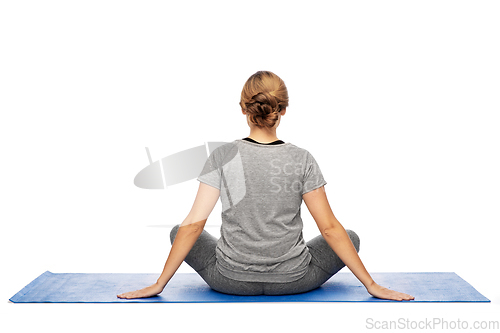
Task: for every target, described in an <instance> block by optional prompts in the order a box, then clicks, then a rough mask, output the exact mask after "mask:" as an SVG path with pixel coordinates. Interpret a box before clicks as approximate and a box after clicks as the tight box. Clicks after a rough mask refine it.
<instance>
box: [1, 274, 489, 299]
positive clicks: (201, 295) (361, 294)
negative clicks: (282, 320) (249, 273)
mask: <svg viewBox="0 0 500 333" xmlns="http://www.w3.org/2000/svg"><path fill="white" fill-rule="evenodd" d="M158 276H159V275H158V274H137V273H132V274H124V273H92V274H86V273H51V272H49V271H47V272H45V273H43V274H42V275H40V276H39V277H38V278H36V279H35V280H33V281H32V282H31V283H30V284H28V285H27V286H26V287H24V288H23V289H22V290H21V291H19V292H18V293H17V294H15V295H14V296H13V297H12V298H11V299H10V301H11V302H14V303H132V302H141V303H151V302H161V303H218V302H396V301H388V300H382V299H378V298H374V297H372V296H371V295H370V294H368V292H367V291H366V289H365V288H364V286H363V285H362V284H361V283H360V282H359V281H358V280H357V279H356V277H355V276H354V275H353V274H352V273H350V272H349V273H338V274H335V275H334V276H333V277H332V278H331V279H330V280H328V281H327V282H326V283H325V284H323V285H322V286H321V287H319V288H318V289H315V290H313V291H310V292H307V293H303V294H296V295H285V296H264V295H263V296H234V295H227V294H222V293H219V292H216V291H214V290H212V289H210V287H209V286H208V285H207V284H206V283H205V281H203V280H202V279H201V277H200V276H199V275H198V274H196V273H177V274H175V275H174V276H173V277H172V279H171V280H170V282H169V283H168V285H167V286H166V287H165V289H164V290H163V292H162V293H161V294H160V295H158V296H156V297H151V298H141V299H133V300H124V299H120V298H118V297H116V295H118V294H121V293H124V292H127V291H133V290H137V289H141V288H144V287H146V286H149V285H151V284H153V283H154V282H156V280H157V279H158ZM371 276H372V277H373V279H374V280H375V281H376V282H377V283H378V284H380V285H382V286H384V287H387V288H390V289H394V290H397V291H401V292H405V293H407V294H410V295H412V296H415V300H413V301H410V302H489V301H490V300H489V299H487V298H486V297H484V296H483V295H481V294H480V293H479V292H478V291H477V290H476V289H474V288H473V287H472V286H471V285H470V284H469V283H467V282H466V281H465V280H463V279H462V278H460V277H459V276H458V275H457V274H455V273H447V272H446V273H371Z"/></svg>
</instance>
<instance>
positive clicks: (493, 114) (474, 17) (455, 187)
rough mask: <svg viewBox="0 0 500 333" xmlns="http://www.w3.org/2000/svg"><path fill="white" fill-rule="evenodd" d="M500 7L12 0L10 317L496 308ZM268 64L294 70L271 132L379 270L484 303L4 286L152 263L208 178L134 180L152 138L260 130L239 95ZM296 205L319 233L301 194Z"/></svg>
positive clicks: (4, 61)
mask: <svg viewBox="0 0 500 333" xmlns="http://www.w3.org/2000/svg"><path fill="white" fill-rule="evenodd" d="M499 17H500V4H499V3H498V2H497V1H436V0H434V1H309V2H307V3H306V2H304V1H270V0H267V1H245V2H241V1H103V0H100V1H2V2H1V5H0V36H1V37H0V38H1V39H0V48H1V51H0V70H1V72H0V85H1V86H0V89H1V93H0V94H1V98H0V108H1V118H0V119H1V121H0V139H1V141H0V142H1V145H2V148H1V151H2V154H1V157H0V158H1V164H0V168H1V173H0V177H1V178H0V185H1V187H0V191H1V192H0V195H1V203H2V204H1V209H0V219H1V228H2V230H1V233H0V235H1V236H0V237H1V238H0V240H1V243H0V244H1V245H0V246H1V255H2V274H1V280H0V285H1V290H0V300H2V301H0V304H2V305H1V309H0V316H1V317H2V319H1V321H0V327H4V328H9V329H13V327H14V326H15V327H16V328H15V329H13V331H22V332H24V331H32V330H35V329H36V330H38V329H41V328H42V329H44V330H45V329H50V330H51V331H53V332H63V331H71V332H88V331H89V330H90V329H93V330H95V331H98V332H107V331H111V330H113V331H115V330H116V331H123V332H128V331H138V330H139V329H144V330H149V331H152V330H153V329H154V330H155V331H156V330H159V331H172V330H173V329H174V327H176V325H177V323H180V324H182V325H185V329H187V330H188V331H194V330H198V331H200V330H205V329H207V328H210V327H213V328H216V329H218V330H219V331H230V332H236V331H249V332H253V331H267V329H280V331H281V330H283V331H299V330H315V329H319V328H322V329H331V330H334V329H337V328H343V329H344V330H343V331H346V330H351V331H352V330H355V331H360V330H364V329H366V320H367V318H373V319H374V320H379V321H382V320H398V319H399V318H408V319H409V320H413V321H418V320H424V319H426V318H427V319H432V318H436V317H437V318H442V319H444V320H448V321H456V320H457V319H460V320H461V321H469V322H470V325H472V322H473V321H474V320H500V317H499V315H498V313H499V308H500V307H499V304H500V292H499V289H498V286H497V281H498V279H499V274H498V272H499V268H498V254H499V242H498V227H497V225H498V223H499V222H500V214H499V212H498V203H499V199H500V191H499V188H500V177H499V173H498V170H499V169H500V157H499V143H500V134H499V131H498V127H499V111H500V98H499V91H500V90H499V89H500V80H499V78H500V62H499V60H498V59H500V44H499V37H500V36H499V35H500V20H499V19H498V18H499ZM258 70H271V71H273V72H275V73H276V74H278V75H279V76H280V77H281V78H283V80H284V81H285V83H286V84H287V86H288V89H289V95H290V106H289V108H288V110H287V113H286V115H285V116H284V117H283V118H282V121H281V124H280V126H279V128H278V132H277V133H278V138H280V139H282V140H284V141H286V142H292V143H294V144H295V145H297V146H299V147H302V148H306V149H307V150H309V151H310V152H311V153H312V154H313V156H314V157H315V158H316V160H317V161H318V163H319V165H320V167H321V170H322V172H323V175H324V177H325V179H326V180H327V182H328V185H326V189H327V194H328V198H329V201H330V204H331V206H332V209H333V211H334V213H335V215H336V216H337V218H338V219H339V220H340V222H341V223H342V224H343V225H344V227H345V228H348V229H353V230H355V231H356V232H357V233H358V235H359V236H360V238H361V251H360V256H361V258H362V260H363V262H364V263H365V266H366V267H367V268H368V270H369V271H371V272H433V271H439V272H456V273H457V274H458V275H459V276H461V277H462V278H464V279H465V280H466V281H468V282H469V283H471V284H472V285H473V286H474V287H475V288H476V289H478V291H480V292H481V293H483V294H484V295H485V296H486V297H488V298H489V299H491V301H492V303H488V304H460V303H456V304H418V303H414V304H386V303H384V304H367V303H352V304H351V303H318V304H315V303H290V304H97V305H96V304H94V305H92V304H12V303H8V299H9V298H10V297H11V296H13V295H14V294H15V293H16V292H17V291H19V290H20V289H21V288H23V287H24V286H25V285H26V284H28V283H29V282H30V281H32V280H33V279H34V278H36V277H37V276H39V275H40V274H42V273H43V272H45V271H47V270H49V271H51V272H54V273H63V272H89V273H91V272H121V273H126V272H130V273H133V272H137V273H156V272H157V273H160V272H161V269H162V268H163V264H164V261H165V259H166V256H167V254H168V252H169V249H170V242H169V240H168V238H169V236H168V235H169V232H170V229H169V228H167V227H157V226H158V225H160V226H161V225H168V224H178V223H181V222H182V220H183V218H184V217H185V216H186V215H187V213H188V211H189V209H190V208H191V205H192V202H193V200H194V196H195V194H196V190H197V188H198V182H197V181H196V180H191V181H188V182H185V183H182V184H179V185H175V186H172V187H170V188H168V189H167V190H144V189H139V188H137V187H135V186H134V184H133V179H134V177H135V175H136V174H137V173H138V172H139V171H140V170H141V169H142V168H143V167H145V166H146V165H147V164H148V163H149V162H148V158H147V155H146V151H145V149H144V147H149V148H150V150H151V155H152V158H153V160H158V159H160V158H162V157H165V156H167V155H169V154H172V153H176V152H179V151H182V150H184V149H188V148H191V147H194V146H198V145H201V144H203V143H204V142H207V141H226V142H229V141H232V140H234V139H237V138H242V137H245V136H247V135H248V134H249V128H248V126H247V124H246V121H245V118H244V116H243V115H242V114H241V111H240V109H239V106H238V102H239V95H240V92H241V88H242V87H243V84H244V82H245V81H246V79H247V78H248V77H249V76H250V75H251V74H253V73H254V72H256V71H258ZM220 209H221V208H220V202H219V203H218V204H217V206H216V208H215V210H214V212H213V213H212V215H211V216H210V218H209V220H208V226H207V230H208V231H209V232H212V233H214V234H217V233H218V229H217V226H218V225H219V224H220ZM303 220H304V224H305V229H304V236H305V238H306V240H308V239H310V238H312V237H314V236H316V235H317V234H319V232H318V231H317V229H316V226H315V223H314V220H313V219H312V218H311V216H310V215H309V213H308V212H307V208H306V207H305V205H304V206H303ZM344 271H347V269H344ZM180 272H192V270H191V268H190V267H189V266H187V265H185V264H183V266H181V268H180Z"/></svg>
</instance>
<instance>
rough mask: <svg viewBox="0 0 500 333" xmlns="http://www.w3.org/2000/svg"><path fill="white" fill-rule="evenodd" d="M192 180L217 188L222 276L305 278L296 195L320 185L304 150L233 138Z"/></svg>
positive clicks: (299, 199) (278, 279)
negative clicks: (218, 195)
mask: <svg viewBox="0 0 500 333" xmlns="http://www.w3.org/2000/svg"><path fill="white" fill-rule="evenodd" d="M198 180H199V181H200V182H203V183H206V184H208V185H211V186H213V187H216V188H218V189H219V190H220V191H221V194H220V198H221V204H222V214H221V219H222V225H221V238H220V239H219V240H218V242H217V247H216V251H215V254H216V267H217V269H218V270H219V271H220V273H221V274H222V275H224V276H226V277H227V278H230V279H234V280H240V281H249V282H291V281H296V280H299V279H301V278H303V277H304V276H305V274H306V273H307V271H308V269H309V268H308V267H309V263H310V261H311V254H310V253H309V249H308V247H307V246H306V243H305V241H304V238H303V235H302V227H303V224H302V219H301V216H300V207H301V204H302V195H303V194H305V193H307V192H309V191H312V190H314V189H316V188H319V187H321V186H323V185H325V184H326V181H325V180H324V178H323V175H322V173H321V170H320V168H319V166H318V164H317V163H316V161H315V159H314V157H313V156H312V155H311V154H310V153H309V152H308V151H307V150H305V149H303V148H299V147H297V146H295V145H293V144H291V143H283V144H277V145H262V144H258V143H253V142H248V141H245V140H234V141H233V142H231V143H227V144H225V145H222V146H220V147H218V148H217V149H215V150H214V151H213V152H212V153H211V154H210V156H209V158H208V159H207V162H206V163H205V166H204V168H203V170H202V172H201V173H200V176H199V177H198Z"/></svg>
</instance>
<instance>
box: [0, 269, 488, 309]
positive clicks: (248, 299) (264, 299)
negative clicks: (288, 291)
mask: <svg viewBox="0 0 500 333" xmlns="http://www.w3.org/2000/svg"><path fill="white" fill-rule="evenodd" d="M346 273H347V272H344V273H343V274H346ZM378 273H381V274H385V273H404V274H429V273H438V274H443V273H444V274H454V275H456V276H457V277H458V278H459V279H461V280H463V281H464V282H465V283H467V284H468V285H469V286H470V288H472V289H473V290H475V291H476V292H477V293H478V294H479V295H480V296H481V297H482V298H483V299H482V300H475V301H468V300H463V301H460V300H457V301H439V300H434V301H426V300H423V301H418V300H412V301H405V302H400V301H393V300H385V299H374V300H373V301H375V302H377V303H378V302H385V303H387V302H390V303H394V302H398V303H491V300H490V299H488V298H487V297H486V296H484V295H483V294H482V293H480V292H479V291H478V290H477V289H476V288H474V287H473V286H472V285H471V284H470V283H468V282H467V281H466V280H464V279H463V278H462V277H461V276H459V275H458V274H457V273H455V272H377V274H378ZM55 274H67V273H52V272H50V271H45V272H44V273H42V274H41V275H40V276H38V277H37V278H35V279H34V280H33V281H31V282H30V283H28V284H27V285H26V286H25V287H24V288H22V289H21V290H20V291H19V292H17V293H16V294H15V295H14V296H12V297H11V298H10V299H9V301H11V302H12V303H16V304H21V303H68V304H69V303H89V304H105V303H107V304H111V303H277V302H280V303H287V302H289V303H328V302H325V301H316V300H304V301H296V300H290V296H294V295H284V296H266V295H260V296H238V295H234V296H233V298H234V299H232V300H231V299H229V300H228V299H226V300H224V301H220V300H219V301H212V300H206V301H203V300H201V301H196V302H193V301H172V302H165V301H158V302H155V301H153V302H151V301H150V300H151V299H154V297H153V298H149V299H148V300H149V301H148V302H145V301H144V299H137V300H126V302H116V301H112V302H88V301H82V302H78V301H58V302H52V301H43V302H39V301H30V302H24V301H19V300H20V299H21V298H22V297H23V296H24V295H25V294H26V293H27V292H28V291H29V290H31V289H32V288H33V287H35V286H37V285H38V284H40V283H42V282H43V281H45V280H46V279H47V278H48V277H49V276H51V275H55ZM73 274H74V273H73ZM80 274H88V273H80ZM118 274H123V273H118ZM125 274H127V273H125ZM136 274H142V273H136ZM184 274H195V273H184ZM341 274H342V273H341ZM351 274H352V273H351ZM226 296H230V295H226ZM278 298H281V299H282V300H281V301H280V300H277V299H278ZM287 298H288V299H289V300H288V301H287ZM373 301H371V302H373ZM332 302H335V303H363V302H362V301H357V300H353V301H349V300H342V301H332Z"/></svg>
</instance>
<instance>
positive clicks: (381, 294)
mask: <svg viewBox="0 0 500 333" xmlns="http://www.w3.org/2000/svg"><path fill="white" fill-rule="evenodd" d="M366 290H367V291H368V293H369V294H370V295H372V296H373V297H377V298H382V299H390V300H394V301H410V300H413V299H415V297H413V296H411V295H408V294H405V293H400V292H399V291H395V290H391V289H387V288H385V287H382V286H380V285H378V284H377V283H375V282H373V284H372V285H371V286H369V287H368V288H366Z"/></svg>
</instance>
